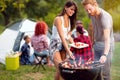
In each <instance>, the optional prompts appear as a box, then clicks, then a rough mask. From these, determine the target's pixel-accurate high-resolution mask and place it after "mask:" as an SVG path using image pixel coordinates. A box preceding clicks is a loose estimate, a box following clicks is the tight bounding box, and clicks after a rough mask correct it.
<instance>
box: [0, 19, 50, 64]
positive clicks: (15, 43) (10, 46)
mask: <svg viewBox="0 0 120 80" xmlns="http://www.w3.org/2000/svg"><path fill="white" fill-rule="evenodd" d="M35 25H36V22H34V21H31V20H28V19H24V20H22V21H19V22H16V23H14V24H13V25H12V26H11V27H9V28H7V29H6V30H5V31H4V32H3V33H2V34H1V35H0V63H3V64H5V57H6V55H7V53H8V52H10V51H11V50H13V51H19V49H20V46H21V45H22V44H23V43H24V40H23V36H24V35H29V36H31V35H33V33H34V29H35ZM50 35H51V33H50V32H48V37H49V38H50ZM31 54H33V49H32V48H31Z"/></svg>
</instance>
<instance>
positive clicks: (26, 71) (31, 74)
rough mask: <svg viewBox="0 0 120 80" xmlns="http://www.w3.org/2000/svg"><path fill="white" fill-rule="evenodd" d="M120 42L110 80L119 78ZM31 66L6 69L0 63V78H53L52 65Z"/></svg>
mask: <svg viewBox="0 0 120 80" xmlns="http://www.w3.org/2000/svg"><path fill="white" fill-rule="evenodd" d="M119 52H120V43H116V46H115V52H114V57H113V61H112V80H120V62H119V61H120V53H119ZM32 68H33V66H20V68H19V69H18V70H16V71H7V70H5V66H4V65H2V64H0V80H54V79H53V78H54V73H55V68H54V67H50V68H48V67H46V69H47V70H46V71H44V70H43V69H42V68H40V70H39V71H37V70H36V69H35V70H33V69H32Z"/></svg>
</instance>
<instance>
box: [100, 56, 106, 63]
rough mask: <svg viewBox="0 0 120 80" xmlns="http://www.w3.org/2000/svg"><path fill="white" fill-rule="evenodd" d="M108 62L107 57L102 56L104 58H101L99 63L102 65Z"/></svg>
mask: <svg viewBox="0 0 120 80" xmlns="http://www.w3.org/2000/svg"><path fill="white" fill-rule="evenodd" d="M106 60H107V56H105V55H102V56H101V57H100V60H99V61H100V62H101V63H105V62H106Z"/></svg>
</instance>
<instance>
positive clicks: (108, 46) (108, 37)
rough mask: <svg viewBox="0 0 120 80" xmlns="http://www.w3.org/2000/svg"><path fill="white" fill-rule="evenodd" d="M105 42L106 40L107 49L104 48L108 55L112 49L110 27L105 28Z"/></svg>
mask: <svg viewBox="0 0 120 80" xmlns="http://www.w3.org/2000/svg"><path fill="white" fill-rule="evenodd" d="M104 40H105V41H104V42H105V49H104V54H105V55H108V53H109V50H110V29H105V30H104Z"/></svg>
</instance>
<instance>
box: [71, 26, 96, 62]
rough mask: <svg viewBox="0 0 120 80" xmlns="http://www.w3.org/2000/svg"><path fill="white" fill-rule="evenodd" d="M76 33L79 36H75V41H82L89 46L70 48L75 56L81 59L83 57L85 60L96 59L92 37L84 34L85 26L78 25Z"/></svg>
mask: <svg viewBox="0 0 120 80" xmlns="http://www.w3.org/2000/svg"><path fill="white" fill-rule="evenodd" d="M76 34H77V36H78V37H77V38H74V43H76V42H82V43H86V44H88V45H89V46H88V47H85V48H81V49H78V48H73V47H71V49H70V50H71V51H72V52H73V53H74V56H75V58H76V59H79V58H80V57H81V59H82V60H83V61H84V62H86V61H88V60H89V59H91V60H94V53H93V51H92V44H91V41H90V38H89V37H88V36H85V35H83V34H84V30H83V27H81V26H78V27H76Z"/></svg>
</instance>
